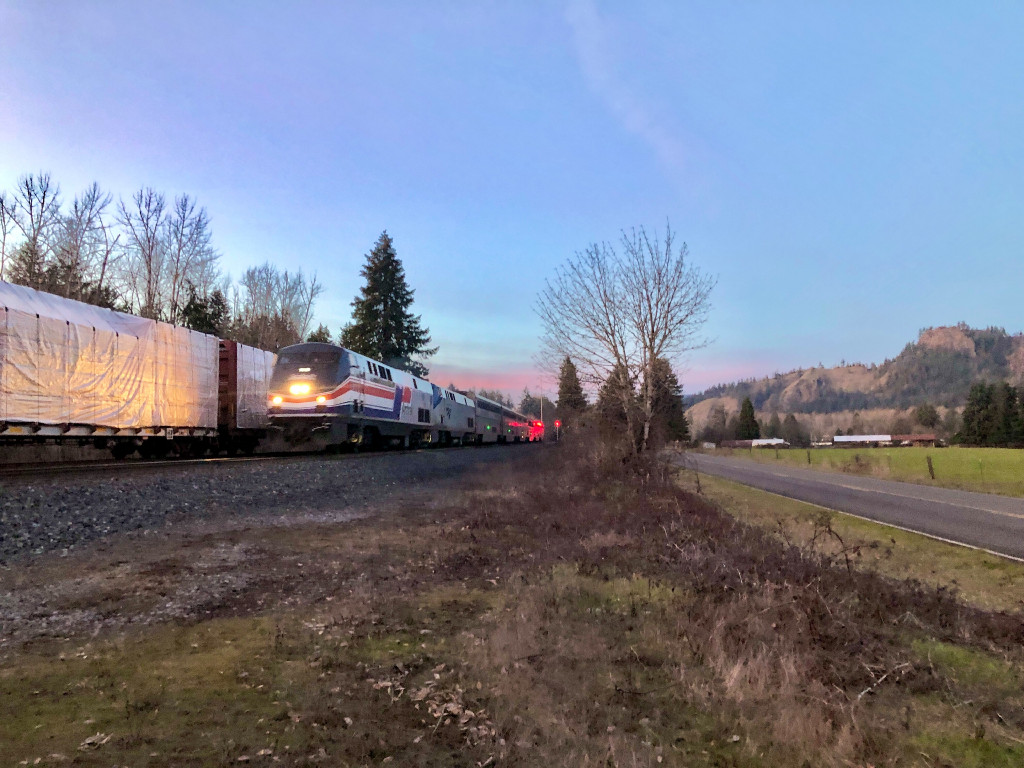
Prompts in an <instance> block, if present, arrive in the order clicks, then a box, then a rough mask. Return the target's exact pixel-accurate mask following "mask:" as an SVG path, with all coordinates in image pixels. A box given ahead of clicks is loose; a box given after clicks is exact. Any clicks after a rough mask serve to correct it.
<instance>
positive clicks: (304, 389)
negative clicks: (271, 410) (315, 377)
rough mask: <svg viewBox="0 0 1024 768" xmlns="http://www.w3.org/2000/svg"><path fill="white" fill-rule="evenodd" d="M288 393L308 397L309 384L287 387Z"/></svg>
mask: <svg viewBox="0 0 1024 768" xmlns="http://www.w3.org/2000/svg"><path fill="white" fill-rule="evenodd" d="M288 391H289V392H291V393H292V394H293V395H308V394H309V384H305V383H303V384H292V385H291V386H290V387H288Z"/></svg>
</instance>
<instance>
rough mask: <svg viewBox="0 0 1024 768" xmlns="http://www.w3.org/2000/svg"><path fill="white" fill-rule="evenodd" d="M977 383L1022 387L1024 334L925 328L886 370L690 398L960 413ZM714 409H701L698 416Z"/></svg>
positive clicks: (841, 370)
mask: <svg viewBox="0 0 1024 768" xmlns="http://www.w3.org/2000/svg"><path fill="white" fill-rule="evenodd" d="M978 379H987V380H989V381H996V380H1008V381H1011V382H1013V383H1014V384H1017V385H1021V384H1024V335H1022V334H1020V333H1017V334H1013V335H1011V334H1008V333H1007V332H1006V331H1005V330H1003V329H1002V328H986V329H984V330H978V329H974V328H970V327H968V326H966V325H964V324H962V323H961V324H960V325H956V326H945V327H940V328H926V329H925V330H923V331H921V333H920V335H919V336H918V339H917V341H916V342H911V343H910V344H907V346H906V347H905V348H904V349H903V351H902V352H900V354H899V355H897V356H896V357H895V358H893V359H891V360H886V361H885V362H884V363H882V364H881V365H874V364H872V365H870V366H867V365H862V364H859V363H858V364H854V365H843V366H838V367H835V368H809V369H802V370H796V371H790V372H789V373H782V374H776V375H775V376H772V377H770V378H764V379H759V380H751V381H742V382H737V383H734V384H723V385H719V386H716V387H711V388H709V389H707V390H705V391H704V392H701V393H699V394H696V395H691V396H690V397H689V398H688V401H687V406H688V407H693V406H698V404H700V403H701V402H704V401H709V400H715V401H720V402H722V403H723V404H725V405H726V409H727V410H729V404H730V403H737V404H738V403H739V402H740V401H742V400H743V398H744V397H749V398H750V399H751V401H753V403H754V407H755V408H756V409H757V410H758V411H760V412H771V411H778V412H780V413H838V412H842V411H855V410H856V411H866V410H869V409H905V408H910V407H913V406H916V405H919V404H921V403H925V402H928V403H932V404H933V405H936V406H945V407H948V408H958V407H960V406H962V405H963V404H964V401H965V400H966V397H967V391H968V390H969V389H970V386H971V384H972V383H973V382H974V381H977V380H978ZM719 399H721V400H719ZM709 407H710V404H709V405H707V406H705V408H703V409H702V408H700V407H697V408H695V412H698V413H699V412H703V411H704V410H706V409H707V408H709ZM737 407H738V406H737Z"/></svg>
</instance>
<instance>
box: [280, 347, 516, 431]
mask: <svg viewBox="0 0 1024 768" xmlns="http://www.w3.org/2000/svg"><path fill="white" fill-rule="evenodd" d="M268 396H269V398H270V402H269V419H270V428H271V430H276V431H278V432H280V433H282V434H283V435H284V437H285V439H286V440H287V441H288V442H291V443H314V444H319V445H320V446H322V447H327V446H338V445H344V444H353V445H376V444H382V443H387V444H393V445H400V446H403V447H404V446H415V445H452V444H456V445H468V444H482V443H496V442H502V443H503V442H520V441H526V440H529V437H530V431H529V426H528V419H527V418H526V417H525V416H523V415H522V414H520V413H517V412H516V411H513V410H512V409H510V408H507V407H505V406H502V405H501V404H499V403H495V402H493V401H491V400H487V399H486V398H482V397H477V398H471V397H469V396H467V395H465V394H463V393H461V392H457V391H454V390H449V389H446V388H444V387H439V386H437V385H436V384H432V383H431V382H429V381H427V380H426V379H422V378H419V377H417V376H413V375H412V374H410V373H407V372H405V371H401V370H398V369H397V368H393V367H391V366H388V365H385V364H384V363H382V362H379V361H377V360H373V359H371V358H368V357H366V356H365V355H360V354H358V353H357V352H353V351H352V350H350V349H345V348H344V347H340V346H337V345H334V344H323V343H318V342H310V343H305V344H296V345H293V346H290V347H285V348H284V349H282V350H281V352H280V354H279V357H278V360H277V364H276V365H275V367H274V374H273V377H272V378H271V381H270V388H269V395H268Z"/></svg>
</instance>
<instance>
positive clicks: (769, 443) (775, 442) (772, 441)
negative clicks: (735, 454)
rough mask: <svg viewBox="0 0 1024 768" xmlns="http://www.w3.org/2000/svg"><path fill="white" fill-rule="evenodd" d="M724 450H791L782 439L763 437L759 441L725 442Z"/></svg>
mask: <svg viewBox="0 0 1024 768" xmlns="http://www.w3.org/2000/svg"><path fill="white" fill-rule="evenodd" d="M722 447H723V448H789V443H787V442H786V441H785V440H783V439H782V438H781V437H763V438H760V439H758V440H723V441H722Z"/></svg>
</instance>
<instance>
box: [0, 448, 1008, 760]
mask: <svg viewBox="0 0 1024 768" xmlns="http://www.w3.org/2000/svg"><path fill="white" fill-rule="evenodd" d="M0 593H2V595H0V622H2V623H0V630H2V632H0V635H2V637H0V657H2V661H3V664H2V668H0V743H3V744H4V745H5V749H4V754H5V755H9V756H11V758H12V759H11V760H10V762H11V764H14V765H56V764H69V765H104V766H110V765H227V764H231V765H235V764H248V763H259V764H267V765H271V764H275V763H277V764H286V765H292V764H294V765H298V764H323V765H346V766H347V765H353V766H355V765H385V764H387V765H436V766H442V765H445V766H447V765H466V766H485V765H498V764H500V765H541V764H555V765H601V766H610V765H616V766H627V765H629V766H641V765H642V766H655V765H688V766H689V765H698V766H700V765H708V766H711V765H724V766H761V765H764V766H767V765H773V766H775V765H783V766H789V765H792V766H804V765H813V766H818V765H836V766H853V765H858V766H867V765H928V766H939V765H944V766H945V765H948V766H960V765H1007V766H1009V765H1019V764H1021V763H1022V762H1024V750H1022V745H1024V739H1022V736H1024V696H1022V694H1021V690H1020V680H1021V679H1022V678H1021V659H1020V646H1021V640H1022V625H1021V621H1020V618H1019V616H1011V615H1007V614H1000V613H992V612H985V611H981V610H979V609H975V608H970V607H968V606H966V605H964V604H962V603H960V602H958V601H957V599H956V598H955V596H954V595H951V594H947V593H945V592H941V591H936V590H928V589H926V588H923V587H921V586H920V585H915V584H911V583H901V582H897V581H894V580H892V579H889V578H884V577H880V576H878V575H877V574H873V573H871V572H857V571H850V570H848V569H847V568H846V567H845V566H844V564H843V562H842V560H841V559H836V558H835V557H833V556H831V555H830V554H829V553H828V552H825V551H823V550H822V551H811V550H807V549H801V548H798V547H794V546H792V545H790V544H787V543H786V542H784V541H780V540H777V539H774V538H772V537H771V535H770V534H769V533H765V532H764V531H762V530H760V529H757V528H753V527H747V526H744V525H742V524H740V523H738V522H737V521H736V520H735V519H734V518H732V517H731V516H729V515H728V514H727V512H726V511H725V510H722V509H721V508H718V507H716V506H715V505H714V504H712V503H711V502H709V501H707V500H706V499H703V498H701V497H700V496H697V495H695V494H692V493H689V492H686V491H683V490H681V489H680V488H678V486H676V485H675V484H674V482H673V481H672V478H671V477H669V476H667V475H664V474H663V473H662V470H661V469H659V468H658V467H657V466H654V465H651V466H648V467H639V468H637V467H633V468H631V469H624V468H623V463H622V461H621V456H618V455H617V454H615V452H614V451H608V450H605V449H603V448H600V447H594V446H585V447H581V448H578V449H575V450H573V449H571V447H566V448H564V449H551V450H547V449H545V450H544V451H543V452H539V453H536V454H534V455H533V456H530V457H527V458H525V459H524V460H522V461H520V462H515V463H514V464H513V465H507V466H496V467H491V468H490V469H488V471H487V472H486V473H482V474H478V475H475V476H473V477H471V478H467V479H464V480H462V481H459V482H458V483H455V484H450V485H448V486H446V487H444V488H443V489H438V488H437V487H419V488H404V489H400V490H397V491H394V492H393V493H392V495H391V496H390V498H389V499H388V501H387V504H386V505H384V504H374V503H365V504H363V505H361V506H358V507H357V508H348V509H346V510H345V511H344V512H343V513H342V512H340V513H338V514H337V515H335V516H332V515H331V514H330V513H329V512H324V511H322V510H321V511H319V512H317V513H316V514H303V513H297V514H295V515H293V516H291V517H288V516H280V515H275V516H273V517H268V518H266V519H261V518H259V517H247V518H240V517H238V516H230V517H225V518H223V519H214V520H208V521H205V522H203V523H201V524H199V523H193V524H189V525H184V526H178V527H173V528H163V529H160V530H159V531H156V532H148V533H146V532H137V533H134V534H130V535H120V536H115V537H111V538H109V539H105V540H103V541H101V542H98V543H94V544H92V545H90V546H89V547H86V548H82V549H81V550H80V551H75V552H72V553H71V554H68V555H67V556H63V557H62V556H60V555H59V554H53V555H48V556H41V557H38V558H34V559H31V560H29V561H26V562H22V563H19V564H18V565H17V566H16V567H8V568H5V569H4V570H2V571H0Z"/></svg>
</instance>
